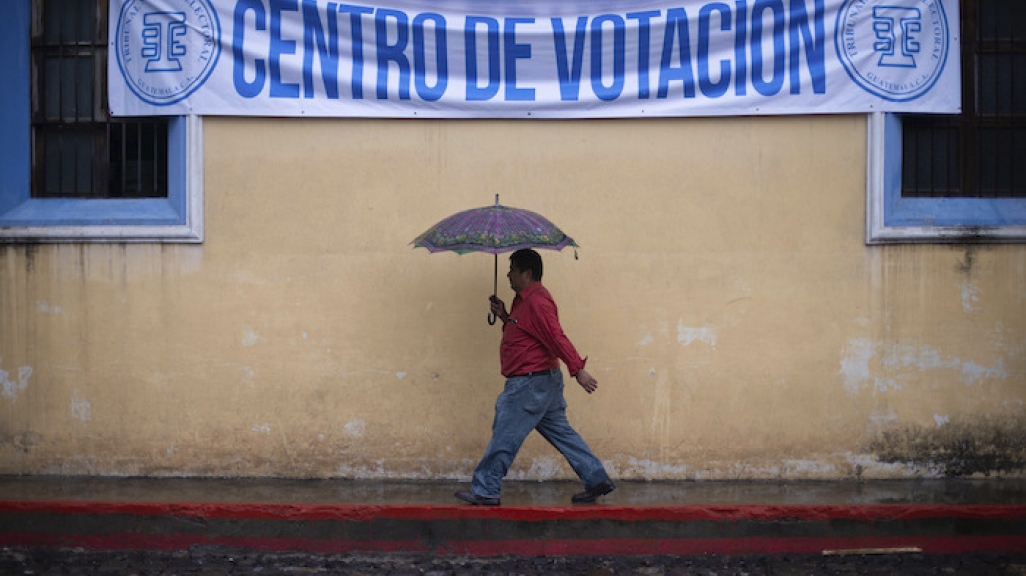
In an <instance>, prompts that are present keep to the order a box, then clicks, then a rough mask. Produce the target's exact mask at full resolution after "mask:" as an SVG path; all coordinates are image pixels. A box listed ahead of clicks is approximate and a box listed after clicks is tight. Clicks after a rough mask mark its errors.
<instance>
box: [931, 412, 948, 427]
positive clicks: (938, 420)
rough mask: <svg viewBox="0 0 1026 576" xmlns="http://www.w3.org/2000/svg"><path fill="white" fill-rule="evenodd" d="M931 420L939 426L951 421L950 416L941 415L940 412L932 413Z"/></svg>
mask: <svg viewBox="0 0 1026 576" xmlns="http://www.w3.org/2000/svg"><path fill="white" fill-rule="evenodd" d="M933 421H934V422H936V423H937V427H938V428H939V427H941V426H943V425H945V424H947V423H949V422H951V418H949V417H948V416H947V415H944V416H941V415H940V414H934V415H933Z"/></svg>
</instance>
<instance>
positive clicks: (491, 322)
mask: <svg viewBox="0 0 1026 576" xmlns="http://www.w3.org/2000/svg"><path fill="white" fill-rule="evenodd" d="M495 203H496V204H498V203H499V195H498V194H496V195H495ZM494 256H495V276H494V277H493V280H492V297H495V296H497V295H498V293H499V255H498V254H494ZM495 320H496V317H495V314H492V313H491V312H489V313H488V325H489V326H495Z"/></svg>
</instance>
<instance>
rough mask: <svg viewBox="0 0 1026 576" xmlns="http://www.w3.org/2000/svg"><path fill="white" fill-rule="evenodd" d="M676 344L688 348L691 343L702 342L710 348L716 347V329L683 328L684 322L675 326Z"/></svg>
mask: <svg viewBox="0 0 1026 576" xmlns="http://www.w3.org/2000/svg"><path fill="white" fill-rule="evenodd" d="M677 342H680V343H681V344H682V345H684V346H690V345H691V344H692V343H693V342H703V343H705V344H708V345H709V346H711V347H712V348H715V347H716V329H715V328H709V327H701V328H695V327H691V326H685V325H684V321H683V320H682V321H680V322H679V323H678V324H677Z"/></svg>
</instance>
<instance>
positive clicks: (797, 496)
mask: <svg viewBox="0 0 1026 576" xmlns="http://www.w3.org/2000/svg"><path fill="white" fill-rule="evenodd" d="M462 488H465V484H460V483H457V482H448V481H446V482H381V481H345V480H277V479H248V480H221V479H154V478H95V477H88V478H73V477H71V478H69V477H0V547H38V546H53V547H62V548H83V549H87V550H184V549H188V548H190V547H196V546H222V547H228V548H233V549H244V550H262V551H269V552H289V551H300V552H316V553H344V552H410V553H429V554H460V555H476V556H498V555H517V556H543V555H640V554H674V555H703V554H721V555H723V554H728V555H731V554H822V553H824V552H827V553H829V554H844V553H849V552H851V551H853V550H858V551H862V552H865V551H867V550H869V551H876V552H879V551H884V550H891V551H894V550H903V551H911V550H918V551H922V552H924V553H927V554H960V553H971V552H987V553H990V552H996V553H1016V554H1017V553H1022V551H1024V550H1026V480H929V481H885V482H865V483H855V482H786V483H768V482H672V483H670V482H652V483H640V482H620V483H619V484H618V489H617V491H616V492H614V493H612V494H610V495H609V496H607V497H605V498H603V499H601V500H600V503H599V504H596V505H579V506H573V505H571V504H570V496H571V495H572V494H573V493H574V492H576V491H579V490H580V486H579V485H578V484H576V483H568V482H543V483H539V482H506V483H505V484H504V494H503V500H502V503H503V505H502V506H499V507H476V506H470V505H465V504H461V503H460V502H459V501H457V500H456V499H454V498H453V496H452V493H453V492H454V491H455V490H457V489H462Z"/></svg>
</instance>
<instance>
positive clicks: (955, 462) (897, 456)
mask: <svg viewBox="0 0 1026 576" xmlns="http://www.w3.org/2000/svg"><path fill="white" fill-rule="evenodd" d="M938 424H940V425H935V426H930V425H926V426H920V425H912V426H906V427H902V428H894V429H891V430H886V431H884V432H883V433H881V434H880V436H878V437H877V438H876V439H875V440H874V441H873V442H872V443H871V444H870V449H871V450H872V451H873V452H874V453H875V454H876V456H877V459H878V460H879V461H881V462H887V463H895V464H906V465H909V466H912V467H913V468H916V469H920V470H927V471H930V472H933V473H943V474H944V475H945V476H948V477H957V476H972V475H974V474H982V475H984V476H990V475H992V474H995V475H996V474H1002V473H1017V472H1022V471H1023V470H1024V469H1026V423H1024V422H1023V421H1022V420H1021V419H1018V418H1015V417H993V418H983V419H979V420H972V421H968V420H960V419H955V418H949V419H947V420H944V421H942V422H938Z"/></svg>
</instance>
